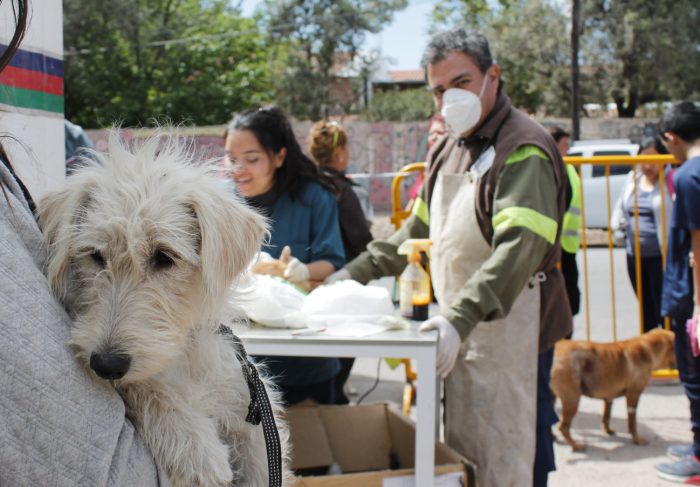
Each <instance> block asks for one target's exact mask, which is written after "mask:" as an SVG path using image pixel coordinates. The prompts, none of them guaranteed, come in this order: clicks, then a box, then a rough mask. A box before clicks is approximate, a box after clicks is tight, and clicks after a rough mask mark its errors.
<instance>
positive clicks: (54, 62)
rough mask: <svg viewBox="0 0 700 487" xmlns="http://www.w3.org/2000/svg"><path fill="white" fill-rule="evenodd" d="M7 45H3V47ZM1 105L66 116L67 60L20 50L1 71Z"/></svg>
mask: <svg viewBox="0 0 700 487" xmlns="http://www.w3.org/2000/svg"><path fill="white" fill-rule="evenodd" d="M6 48H7V46H6V45H3V44H0V50H4V49H6ZM0 104H5V105H12V106H13V107H17V108H18V109H19V110H20V111H26V112H36V111H40V112H49V113H52V114H61V115H63V104H64V98H63V60H62V59H58V58H55V57H51V56H47V55H45V54H41V53H37V52H31V51H27V50H22V49H20V50H18V51H17V52H16V53H15V55H14V56H13V58H12V60H11V61H10V64H9V65H8V66H6V67H5V69H4V70H3V71H2V72H1V73H0Z"/></svg>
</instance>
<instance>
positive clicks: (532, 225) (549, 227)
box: [491, 206, 557, 244]
mask: <svg viewBox="0 0 700 487" xmlns="http://www.w3.org/2000/svg"><path fill="white" fill-rule="evenodd" d="M491 222H492V224H493V230H494V232H497V231H499V230H504V229H506V228H510V227H525V228H527V229H528V230H530V231H531V232H533V233H535V234H536V235H539V236H540V237H542V238H543V239H545V240H546V241H547V242H549V243H550V244H553V243H554V241H555V240H556V238H557V222H556V220H553V219H551V218H549V217H548V216H545V215H543V214H542V213H538V212H536V211H535V210H532V209H530V208H524V207H520V206H511V207H510V208H505V209H503V210H501V211H499V212H498V213H497V214H495V215H494V216H493V219H492V220H491Z"/></svg>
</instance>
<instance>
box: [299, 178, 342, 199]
mask: <svg viewBox="0 0 700 487" xmlns="http://www.w3.org/2000/svg"><path fill="white" fill-rule="evenodd" d="M301 194H302V195H303V196H304V197H305V198H310V199H311V200H319V199H320V200H325V199H332V200H335V193H334V192H333V191H332V190H331V189H330V188H328V187H326V186H324V185H323V184H321V183H319V182H318V181H313V180H311V179H309V180H307V181H306V182H305V183H304V186H303V187H302V189H301Z"/></svg>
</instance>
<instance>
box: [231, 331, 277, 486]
mask: <svg viewBox="0 0 700 487" xmlns="http://www.w3.org/2000/svg"><path fill="white" fill-rule="evenodd" d="M219 334H220V335H223V336H224V337H225V338H226V339H228V340H229V341H230V342H231V344H232V345H233V347H234V348H235V350H236V354H237V355H238V360H239V361H240V363H241V370H242V371H243V375H244V376H245V380H246V382H247V383H248V391H249V392H250V404H248V415H247V416H246V418H245V420H246V422H248V423H250V424H252V425H256V426H257V425H258V424H260V423H261V422H262V428H263V433H264V435H265V447H266V449H267V469H268V473H269V478H270V482H269V486H270V487H281V486H282V449H281V447H280V436H279V432H278V431H277V424H276V423H275V416H274V414H273V413H272V406H271V405H270V398H269V397H268V396H267V391H266V390H265V385H264V384H263V382H262V380H260V376H259V375H258V369H257V368H256V367H255V364H253V363H252V362H251V361H250V360H249V359H248V354H247V353H246V351H245V347H243V342H241V339H240V338H238V337H237V336H236V335H235V334H234V333H233V331H231V328H229V327H228V326H226V325H223V324H221V325H219Z"/></svg>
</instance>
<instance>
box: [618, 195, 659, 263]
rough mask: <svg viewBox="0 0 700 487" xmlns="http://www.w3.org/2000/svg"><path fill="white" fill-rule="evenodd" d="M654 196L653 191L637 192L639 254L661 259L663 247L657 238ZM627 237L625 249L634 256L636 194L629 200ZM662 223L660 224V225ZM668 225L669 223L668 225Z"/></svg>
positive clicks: (627, 206)
mask: <svg viewBox="0 0 700 487" xmlns="http://www.w3.org/2000/svg"><path fill="white" fill-rule="evenodd" d="M653 196H654V195H653V194H652V192H651V191H643V190H642V189H640V190H639V191H637V208H638V210H637V215H638V216H637V218H639V253H640V255H641V256H642V257H659V256H660V255H661V247H660V246H659V242H658V240H657V238H656V222H655V220H654V206H653ZM625 208H626V209H627V221H628V222H629V225H627V237H626V238H625V240H626V243H625V248H626V249H627V254H628V255H634V245H635V244H634V232H635V226H634V194H631V195H629V197H628V198H627V204H626V205H625ZM660 224H661V223H659V225H660ZM666 224H667V225H668V222H667V223H666Z"/></svg>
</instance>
